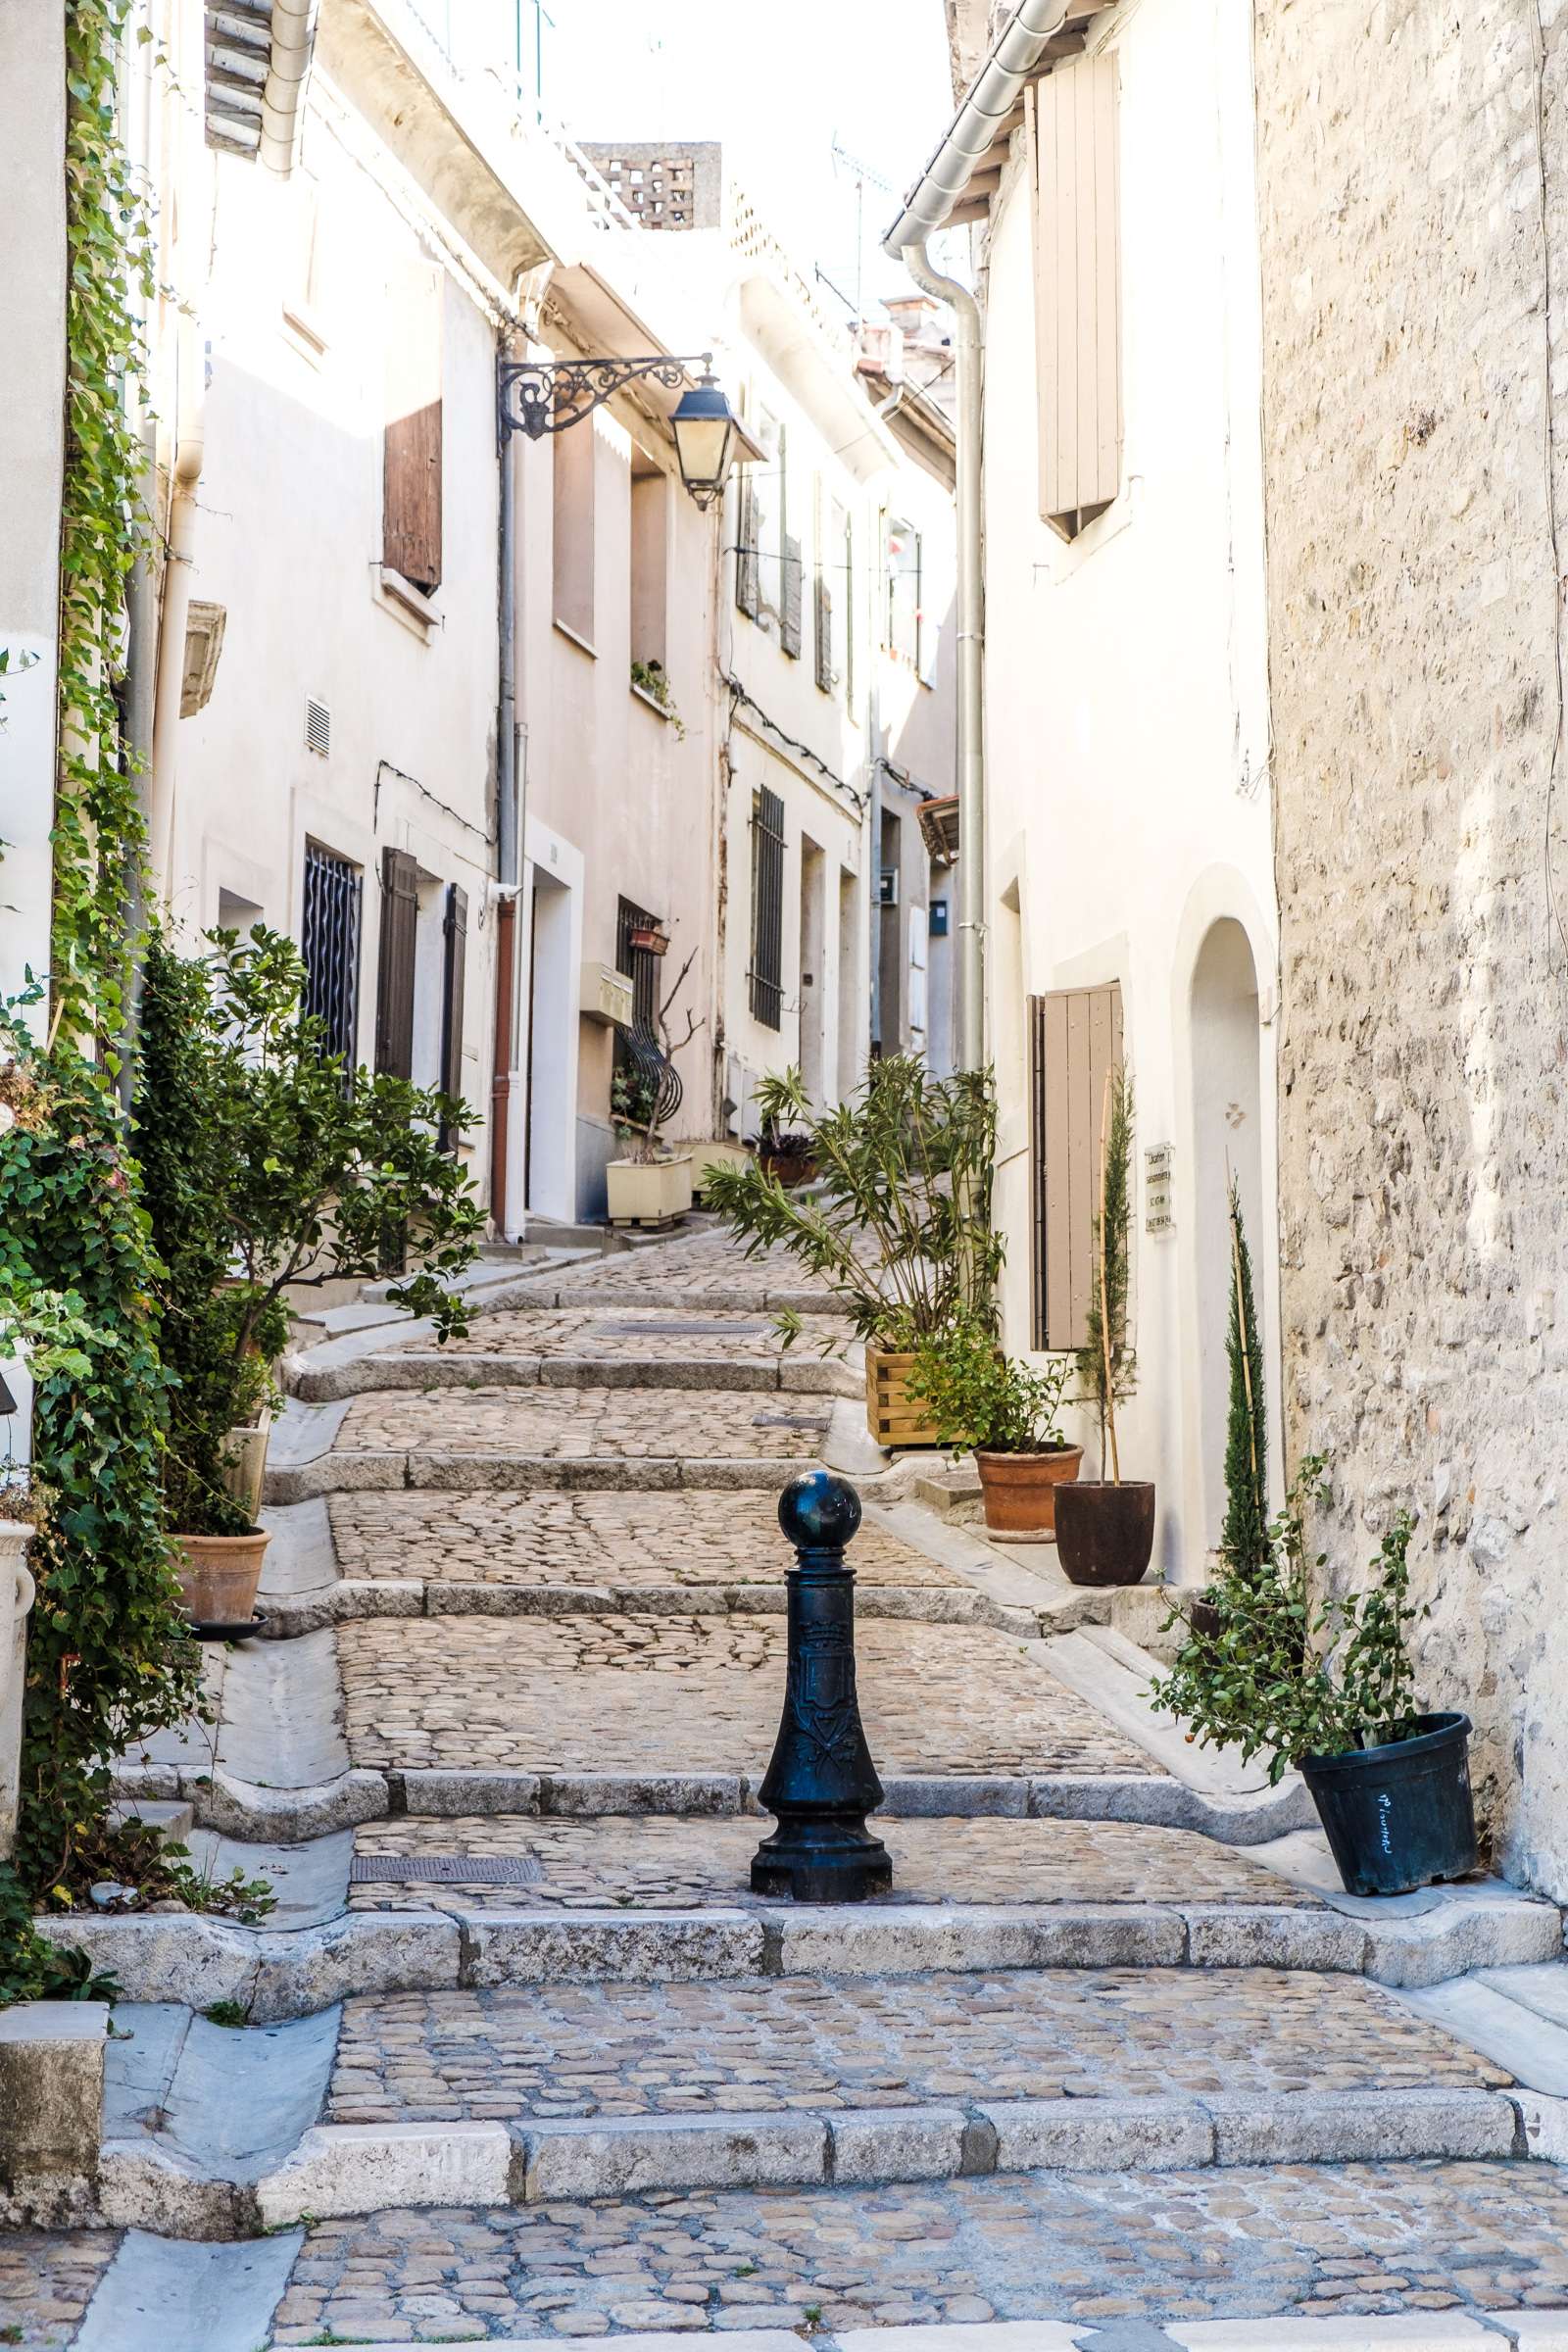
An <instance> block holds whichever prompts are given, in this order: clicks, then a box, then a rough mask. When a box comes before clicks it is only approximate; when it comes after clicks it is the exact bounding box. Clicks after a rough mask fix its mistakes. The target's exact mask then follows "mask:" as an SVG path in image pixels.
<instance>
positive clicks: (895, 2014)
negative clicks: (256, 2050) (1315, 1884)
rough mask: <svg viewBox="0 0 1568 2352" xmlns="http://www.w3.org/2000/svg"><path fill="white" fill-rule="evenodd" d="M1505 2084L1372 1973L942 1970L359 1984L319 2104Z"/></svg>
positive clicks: (377, 2116)
mask: <svg viewBox="0 0 1568 2352" xmlns="http://www.w3.org/2000/svg"><path fill="white" fill-rule="evenodd" d="M1511 2080H1512V2077H1511V2075H1510V2073H1509V2072H1508V2071H1507V2069H1505V2068H1503V2067H1500V2066H1497V2065H1495V2064H1494V2063H1493V2062H1491V2061H1490V2060H1488V2059H1486V2058H1484V2057H1482V2056H1481V2055H1480V2054H1479V2053H1477V2052H1474V2051H1472V2050H1469V2049H1467V2048H1465V2047H1464V2046H1463V2045H1462V2044H1460V2043H1458V2042H1456V2041H1454V2040H1452V2039H1451V2038H1450V2036H1449V2035H1447V2034H1445V2033H1443V2032H1442V2031H1441V2030H1440V2029H1438V2028H1436V2027H1434V2026H1431V2025H1428V2024H1427V2023H1426V2021H1424V2020H1422V2019H1418V2018H1416V2017H1415V2016H1413V2015H1412V2014H1411V2013H1410V2012H1409V2010H1408V2009H1407V2008H1406V2007H1405V2006H1404V2005H1403V2004H1402V2003H1400V2002H1398V2001H1397V2000H1396V1999H1395V1998H1394V1997H1393V1996H1392V1995H1390V1994H1389V1993H1387V1992H1385V1991H1383V1990H1382V1989H1381V1988H1380V1987H1377V1986H1374V1985H1368V1984H1366V1983H1365V1982H1364V1981H1362V1980H1359V1979H1349V1978H1347V1979H1339V1980H1327V1979H1324V1978H1321V1977H1316V1976H1311V1975H1306V1974H1300V1973H1291V1972H1286V1971H1280V1970H1269V1969H1245V1970H1228V1971H1227V1970H1215V1971H1211V1972H1210V1971H1205V1972H1202V1973H1200V1974H1196V1975H1193V1974H1188V1973H1186V1972H1182V1971H1176V1970H1162V1969H1152V1970H1145V1971H1114V1970H1106V1971H1104V1972H1101V1973H1085V1972H1074V1971H1057V1970H1035V1971H1028V1972H1021V1971H997V1972H994V1973H989V1974H988V1973H984V1972H979V1973H971V1974H958V1975H954V1974H943V1973H941V1972H937V1971H932V1972H930V1973H927V1974H924V1975H920V1976H902V1977H871V1978H839V1979H834V1978H827V1977H801V1976H796V1977H789V1978H781V1979H762V1980H753V1981H747V1980H740V1981H734V1982H725V1983H701V1984H691V1985H648V1986H641V1987H637V1988H626V1987H623V1986H618V1985H556V1986H549V1987H544V1988H538V1989H536V1988H530V1989H528V1990H525V1991H524V1990H517V1989H514V1988H499V1989H495V1990H483V1991H476V1992H456V1993H422V1994H421V1993H398V1994H389V1995H386V1996H384V1997H382V1998H379V1999H367V2000H351V2001H349V2002H347V2003H346V2004H345V2005H344V2011H343V2023H342V2031H341V2034H340V2035H339V2039H338V2048H337V2057H336V2063H335V2066H334V2069H333V2074H332V2081H331V2085H330V2089H329V2092H328V2095H327V2101H326V2107H325V2110H324V2116H325V2120H326V2121H328V2122H334V2123H346V2124H373V2123H399V2124H401V2123H412V2122H426V2121H436V2122H440V2121H447V2120H455V2121H475V2122H480V2121H483V2122H504V2123H508V2124H512V2123H516V2122H520V2121H522V2120H524V2119H538V2120H555V2119H567V2118H599V2117H604V2118H622V2117H627V2116H672V2115H680V2116H691V2115H699V2114H714V2115H722V2114H724V2113H726V2112H737V2113H740V2112H743V2113H745V2114H747V2115H759V2114H769V2113H777V2114H788V2113H791V2112H799V2111H805V2110H810V2111H811V2112H814V2113H823V2114H830V2113H834V2112H837V2111H844V2110H853V2109H856V2108H865V2107H888V2106H912V2105H917V2104H926V2105H929V2104H933V2103H938V2102H942V2101H946V2100H954V2099H956V2100H959V2101H961V2102H966V2103H969V2102H975V2101H989V2100H1065V2101H1069V2102H1071V2101H1078V2100H1093V2099H1097V2098H1127V2097H1139V2098H1145V2097H1155V2098H1163V2097H1169V2096H1172V2095H1176V2096H1183V2097H1190V2098H1198V2099H1201V2100H1203V2101H1205V2102H1209V2101H1212V2100H1214V2099H1217V2098H1222V2097H1225V2096H1235V2095H1237V2094H1241V2093H1250V2092H1267V2093H1289V2092H1306V2091H1308V2090H1310V2091H1311V2092H1313V2093H1315V2094H1328V2093H1340V2092H1361V2091H1368V2092H1369V2091H1375V2090H1402V2089H1411V2090H1422V2091H1426V2090H1447V2089H1452V2090H1475V2089H1491V2088H1494V2087H1499V2086H1505V2085H1506V2084H1507V2083H1508V2082H1511Z"/></svg>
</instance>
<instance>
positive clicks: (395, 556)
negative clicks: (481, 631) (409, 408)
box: [381, 400, 441, 596]
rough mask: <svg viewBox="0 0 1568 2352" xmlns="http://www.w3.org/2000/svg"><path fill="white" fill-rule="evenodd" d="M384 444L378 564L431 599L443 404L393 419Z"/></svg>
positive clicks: (437, 573) (435, 582) (437, 554)
mask: <svg viewBox="0 0 1568 2352" xmlns="http://www.w3.org/2000/svg"><path fill="white" fill-rule="evenodd" d="M382 446H383V468H384V481H383V487H382V515H383V517H384V529H383V540H382V552H381V561H382V563H383V564H389V565H390V566H391V568H392V570H393V571H400V572H401V573H402V574H403V577H404V578H405V579H406V580H412V581H413V582H414V585H415V587H416V588H422V589H423V591H424V593H425V595H426V596H430V595H433V594H434V592H435V590H436V589H437V588H439V587H440V585H441V403H440V402H439V401H438V400H432V401H430V402H429V403H428V405H427V406H426V407H424V408H422V409H416V410H415V411H414V413H413V415H412V416H409V417H394V418H393V419H392V421H391V423H389V424H388V426H387V428H386V432H385V434H384V436H383V445H382Z"/></svg>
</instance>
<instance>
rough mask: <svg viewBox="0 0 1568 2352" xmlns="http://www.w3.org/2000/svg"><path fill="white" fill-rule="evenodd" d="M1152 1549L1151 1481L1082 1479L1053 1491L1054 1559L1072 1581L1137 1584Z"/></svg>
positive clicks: (1152, 1492)
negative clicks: (1054, 1506) (1118, 1481)
mask: <svg viewBox="0 0 1568 2352" xmlns="http://www.w3.org/2000/svg"><path fill="white" fill-rule="evenodd" d="M1153 1549H1154V1489H1153V1485H1152V1481H1146V1480H1143V1479H1123V1481H1122V1483H1121V1485H1120V1486H1119V1487H1118V1486H1114V1485H1112V1484H1111V1483H1110V1481H1109V1480H1102V1479H1098V1478H1096V1479H1083V1480H1081V1481H1080V1482H1079V1483H1078V1484H1077V1485H1075V1486H1070V1487H1058V1488H1057V1490H1056V1558H1057V1561H1058V1563H1059V1564H1060V1566H1061V1569H1062V1571H1063V1573H1064V1574H1065V1575H1066V1576H1067V1577H1068V1578H1069V1579H1070V1581H1071V1582H1072V1583H1073V1584H1075V1585H1137V1584H1142V1582H1143V1580H1144V1576H1145V1574H1146V1572H1147V1570H1148V1567H1149V1562H1150V1559H1151V1557H1152V1553H1153Z"/></svg>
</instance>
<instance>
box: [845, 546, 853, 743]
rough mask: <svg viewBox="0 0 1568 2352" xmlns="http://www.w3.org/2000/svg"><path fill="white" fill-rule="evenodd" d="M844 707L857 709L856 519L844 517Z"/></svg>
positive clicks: (851, 709)
mask: <svg viewBox="0 0 1568 2352" xmlns="http://www.w3.org/2000/svg"><path fill="white" fill-rule="evenodd" d="M844 707H845V709H846V710H847V711H852V712H853V711H854V709H855V517H854V515H845V517H844Z"/></svg>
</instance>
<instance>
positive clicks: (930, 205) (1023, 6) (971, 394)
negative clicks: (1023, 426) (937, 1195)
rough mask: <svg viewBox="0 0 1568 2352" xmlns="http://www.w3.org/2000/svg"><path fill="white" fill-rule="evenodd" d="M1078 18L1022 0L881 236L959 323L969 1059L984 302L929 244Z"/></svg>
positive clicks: (981, 699)
mask: <svg viewBox="0 0 1568 2352" xmlns="http://www.w3.org/2000/svg"><path fill="white" fill-rule="evenodd" d="M1066 16H1067V0H1019V5H1018V7H1017V8H1016V9H1015V10H1014V11H1013V14H1012V15H1011V17H1009V19H1008V20H1007V23H1006V24H1005V25H1004V26H1003V29H1002V31H1001V33H1000V34H999V36H998V38H997V42H996V45H995V47H994V48H993V49H992V52H991V55H990V56H989V57H988V58H987V60H986V62H985V64H984V65H983V66H982V67H981V69H980V72H979V73H978V74H977V75H976V76H975V79H974V81H973V83H972V84H971V86H970V89H969V94H968V96H967V97H966V98H965V99H964V101H963V104H962V106H961V107H960V108H959V109H958V113H957V116H956V119H955V121H954V123H953V126H952V128H951V129H950V130H949V131H948V133H947V135H946V137H945V138H944V139H943V140H942V141H941V143H940V144H939V145H938V147H937V148H936V151H935V153H934V154H933V155H932V157H931V160H930V162H929V163H928V164H927V165H926V168H925V170H924V172H922V173H921V174H920V177H919V178H918V179H917V180H916V182H915V184H914V186H913V188H912V189H911V190H910V192H909V194H908V196H907V198H906V200H905V205H904V210H903V211H902V212H901V213H900V215H899V217H898V219H897V221H895V222H894V223H893V226H892V227H891V228H890V229H889V231H888V233H887V235H886V236H885V237H884V239H883V240H882V242H883V247H884V250H885V251H886V252H888V253H890V254H891V255H892V256H893V257H894V259H895V260H896V261H902V262H903V264H904V266H905V268H906V269H907V270H908V272H909V275H910V276H911V277H912V278H913V280H914V282H915V284H916V285H917V286H918V287H919V288H920V290H921V292H922V293H924V294H929V295H931V296H932V297H933V298H934V299H935V300H936V301H938V302H945V303H948V304H950V305H951V306H952V309H953V312H954V316H955V319H956V333H955V337H954V373H955V377H956V387H957V451H956V469H957V482H956V506H957V539H958V582H957V626H958V712H957V720H958V723H957V769H958V957H957V962H958V1024H957V1028H958V1036H957V1045H958V1054H957V1059H958V1067H959V1068H960V1069H965V1070H978V1069H983V1068H984V1066H985V1061H986V1006H985V970H986V967H985V934H986V796H985V574H984V527H985V526H984V510H983V504H982V496H983V489H984V474H983V448H982V437H981V436H982V422H983V411H982V393H983V390H984V372H983V370H984V353H983V342H982V334H981V322H980V306H979V304H978V303H977V302H976V300H975V298H974V296H973V294H971V293H970V291H969V289H968V287H967V286H963V285H960V284H959V283H958V281H957V279H956V278H953V277H946V276H944V275H943V274H942V272H941V271H940V270H936V269H934V268H933V267H932V264H931V259H930V256H929V254H928V253H927V251H926V241H927V239H928V238H929V237H931V236H933V235H934V234H935V233H936V231H937V230H938V229H939V228H941V227H943V226H944V225H945V223H946V222H947V221H948V220H949V218H950V216H951V214H952V213H953V210H954V207H955V206H956V204H957V202H958V200H959V198H960V197H961V196H962V194H963V192H964V190H965V188H966V187H967V186H968V184H969V181H970V178H971V177H972V176H973V173H974V171H975V168H976V166H977V165H978V164H979V163H980V162H981V160H982V158H983V157H985V156H986V155H988V154H989V153H990V152H991V150H992V149H993V148H994V147H995V145H996V143H997V141H998V139H999V138H1000V137H1001V135H1002V125H1003V123H1005V120H1006V118H1007V116H1008V115H1009V114H1010V113H1011V112H1012V109H1013V108H1014V106H1016V104H1017V102H1018V98H1019V95H1020V93H1021V92H1022V90H1023V87H1024V84H1025V82H1026V81H1027V80H1028V78H1029V76H1030V74H1031V73H1033V72H1034V70H1035V68H1036V66H1038V65H1039V63H1040V60H1041V58H1042V57H1043V56H1044V55H1045V52H1046V49H1047V46H1048V44H1049V43H1050V41H1051V39H1052V37H1053V35H1054V34H1055V33H1057V32H1059V31H1060V29H1061V26H1062V24H1063V23H1064V21H1065V19H1066Z"/></svg>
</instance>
